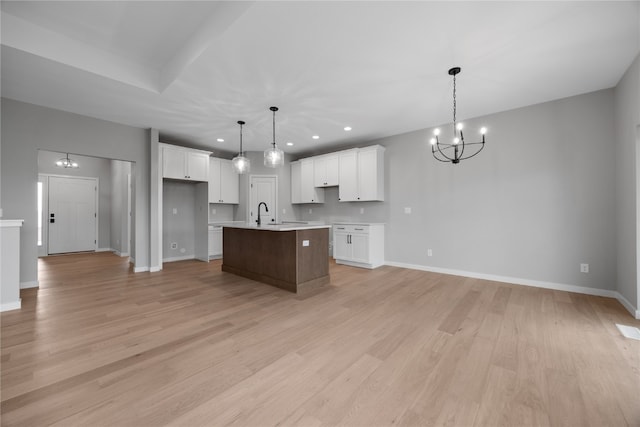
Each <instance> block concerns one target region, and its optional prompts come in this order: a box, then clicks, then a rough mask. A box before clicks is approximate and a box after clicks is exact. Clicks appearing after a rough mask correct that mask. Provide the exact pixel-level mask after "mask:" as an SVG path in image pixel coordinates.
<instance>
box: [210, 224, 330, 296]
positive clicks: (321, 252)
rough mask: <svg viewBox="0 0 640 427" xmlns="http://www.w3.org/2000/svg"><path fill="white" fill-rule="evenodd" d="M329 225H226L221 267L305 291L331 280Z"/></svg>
mask: <svg viewBox="0 0 640 427" xmlns="http://www.w3.org/2000/svg"><path fill="white" fill-rule="evenodd" d="M330 228H331V226H330V225H287V224H285V225H265V226H261V227H258V226H256V225H253V224H244V225H232V226H226V225H225V226H224V227H223V231H222V233H223V236H222V245H223V250H222V253H223V254H224V255H223V258H222V271H226V272H228V273H233V274H237V275H238V276H242V277H246V278H248V279H252V280H256V281H258V282H263V283H266V284H269V285H272V286H276V287H278V288H282V289H285V290H287V291H290V292H295V293H303V292H306V291H309V290H311V289H315V288H318V287H320V286H322V285H325V284H327V283H329V229H330Z"/></svg>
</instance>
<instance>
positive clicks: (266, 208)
mask: <svg viewBox="0 0 640 427" xmlns="http://www.w3.org/2000/svg"><path fill="white" fill-rule="evenodd" d="M262 205H264V211H265V212H269V208H268V207H267V204H266V203H265V202H260V203H258V219H257V220H256V223H257V224H258V226H260V224H262V221H261V220H260V206H262Z"/></svg>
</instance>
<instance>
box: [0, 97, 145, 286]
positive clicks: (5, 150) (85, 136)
mask: <svg viewBox="0 0 640 427" xmlns="http://www.w3.org/2000/svg"><path fill="white" fill-rule="evenodd" d="M147 133H148V132H147V131H146V130H144V129H138V128H134V127H130V126H125V125H120V124H117V123H112V122H107V121H104V120H98V119H94V118H90V117H86V116H81V115H77V114H71V113H67V112H64V111H59V110H54V109H50V108H45V107H40V106H36V105H33V104H27V103H23V102H18V101H14V100H10V99H6V98H2V158H1V162H2V163H1V168H0V176H1V181H0V185H1V187H2V189H1V192H0V194H1V199H0V207H1V208H2V209H3V213H4V216H3V219H24V220H25V222H24V226H23V230H22V235H21V238H22V240H21V250H20V255H21V257H20V280H21V282H35V281H36V280H37V256H38V254H37V246H36V243H37V218H36V216H37V213H36V182H37V179H38V150H48V151H58V152H70V153H76V154H79V155H86V156H94V157H102V158H110V159H119V160H126V161H130V162H135V165H133V175H134V182H135V186H134V191H135V199H134V200H135V206H134V209H135V211H134V215H135V216H134V226H133V227H132V228H133V230H132V232H133V233H134V236H135V238H134V245H135V246H134V251H135V252H134V257H135V263H136V267H137V268H142V269H144V268H145V267H146V268H148V266H149V225H148V221H149V157H150V156H149V151H150V150H149V137H148V135H147Z"/></svg>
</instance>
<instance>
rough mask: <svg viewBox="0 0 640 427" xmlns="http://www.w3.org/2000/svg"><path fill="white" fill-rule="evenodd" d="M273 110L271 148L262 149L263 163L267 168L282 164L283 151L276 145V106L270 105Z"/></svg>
mask: <svg viewBox="0 0 640 427" xmlns="http://www.w3.org/2000/svg"><path fill="white" fill-rule="evenodd" d="M269 110H271V111H273V143H272V144H271V148H268V149H266V150H265V151H264V165H265V166H266V167H268V168H277V167H278V166H282V165H283V164H284V152H283V151H282V150H281V149H279V148H278V146H277V145H276V111H278V107H270V108H269Z"/></svg>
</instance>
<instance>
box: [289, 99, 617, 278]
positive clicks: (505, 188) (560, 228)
mask: <svg viewBox="0 0 640 427" xmlns="http://www.w3.org/2000/svg"><path fill="white" fill-rule="evenodd" d="M612 110H613V91H612V90H603V91H599V92H594V93H590V94H585V95H580V96H576V97H572V98H567V99H561V100H558V101H553V102H548V103H545V104H540V105H534V106H530V107H526V108H520V109H517V110H513V111H507V112H503V113H498V114H493V115H490V116H487V117H483V118H478V119H474V120H467V121H465V123H466V125H467V129H468V132H467V133H466V136H467V138H468V139H470V138H471V135H472V132H471V130H472V129H479V128H480V125H482V124H484V125H486V126H487V127H488V128H489V133H488V135H487V146H486V148H485V150H484V151H483V152H482V153H481V154H479V155H478V156H477V157H475V158H473V159H469V160H466V161H462V162H461V163H460V164H458V165H452V164H445V163H440V162H437V161H436V160H434V159H433V157H432V155H431V152H430V146H429V143H428V140H429V138H430V136H431V131H430V130H420V131H416V132H411V133H407V134H403V135H397V136H393V137H388V138H384V139H381V140H377V141H370V142H368V143H367V144H362V145H372V144H381V145H383V146H385V147H386V151H385V168H386V169H385V179H386V182H385V194H386V200H385V201H384V202H367V203H339V202H338V201H337V190H335V189H329V190H326V192H325V203H324V205H323V206H322V205H302V207H301V209H300V217H301V219H305V220H322V219H324V218H327V217H328V218H330V219H331V220H336V221H337V220H339V221H344V220H356V221H363V222H366V221H369V222H385V223H386V224H387V226H386V254H385V257H386V260H387V261H390V262H395V263H398V264H408V265H413V266H418V267H429V268H435V269H445V270H451V271H456V272H460V273H474V274H478V275H488V276H499V277H502V278H514V279H521V280H520V281H521V282H522V281H528V282H546V283H550V284H560V285H572V286H579V287H583V288H591V289H605V290H615V288H616V261H615V260H616V257H615V249H616V244H615V235H616V234H615V220H614V218H615V214H616V205H615V153H614V150H612V149H611V147H612V146H614V131H613V116H612ZM443 131H444V128H443ZM405 207H410V208H411V210H412V213H411V214H405V213H404V208H405ZM309 208H312V209H313V214H309V213H308V209H309ZM361 208H364V213H363V214H361V213H360V209H361ZM427 249H432V250H433V256H432V257H428V256H427ZM580 263H589V264H590V270H591V272H590V273H589V274H584V273H580V272H579V266H580Z"/></svg>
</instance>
